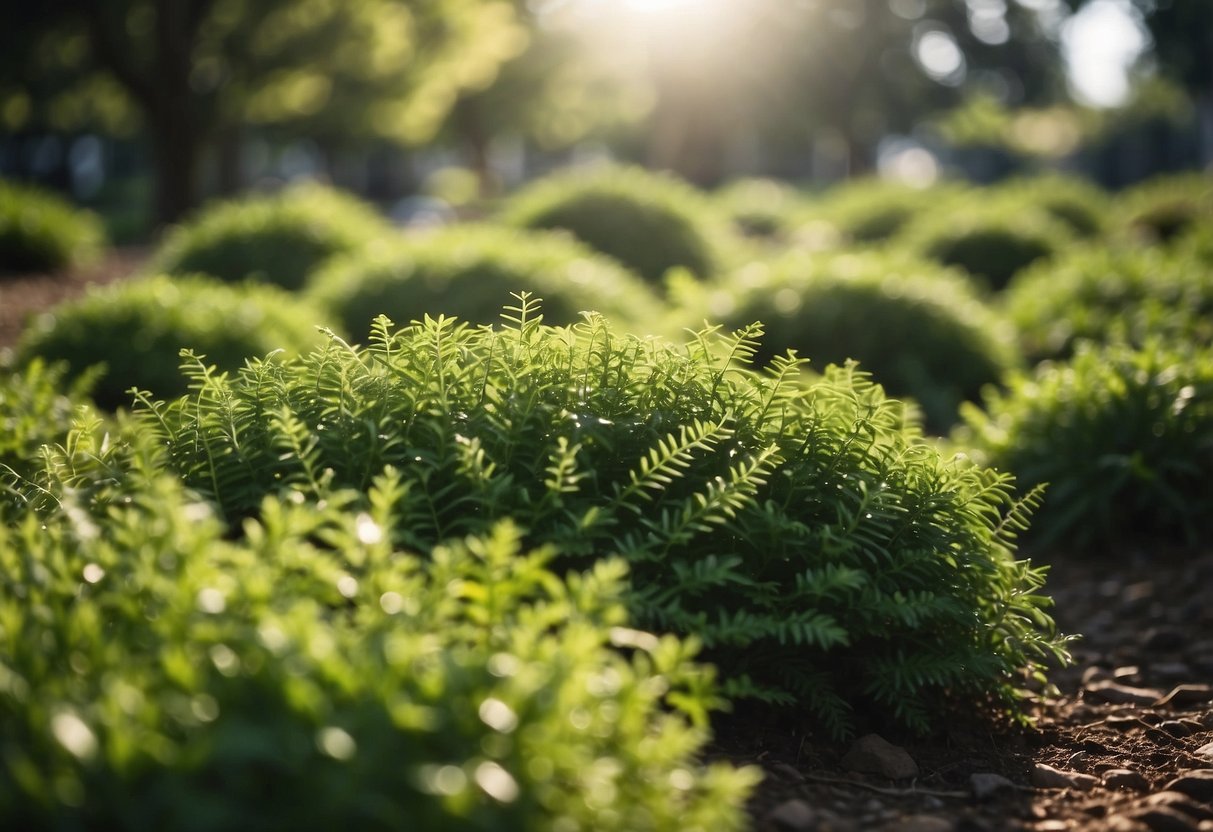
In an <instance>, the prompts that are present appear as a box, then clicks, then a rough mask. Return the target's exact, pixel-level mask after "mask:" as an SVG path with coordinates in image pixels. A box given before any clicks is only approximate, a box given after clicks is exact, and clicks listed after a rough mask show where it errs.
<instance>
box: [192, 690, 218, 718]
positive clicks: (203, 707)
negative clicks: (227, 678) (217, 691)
mask: <svg viewBox="0 0 1213 832" xmlns="http://www.w3.org/2000/svg"><path fill="white" fill-rule="evenodd" d="M190 712H191V713H192V714H193V715H194V716H195V717H196V718H197V719H198V721H199V722H214V721H215V720H216V719H218V718H219V701H218V700H217V699H215V697H213V696H211V695H210V694H209V693H200V694H198V695H197V696H195V697H194V698H193V699H191V700H190Z"/></svg>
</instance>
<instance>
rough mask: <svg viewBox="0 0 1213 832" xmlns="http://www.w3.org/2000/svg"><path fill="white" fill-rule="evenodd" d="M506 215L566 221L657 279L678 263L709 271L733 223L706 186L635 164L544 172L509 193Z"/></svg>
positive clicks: (528, 224) (512, 221)
mask: <svg viewBox="0 0 1213 832" xmlns="http://www.w3.org/2000/svg"><path fill="white" fill-rule="evenodd" d="M501 219H502V221H503V222H505V223H506V224H508V225H514V226H517V227H521V228H538V229H564V230H565V231H568V232H569V233H571V234H572V235H573V236H574V237H576V238H577V239H578V240H580V241H581V242H583V243H585V244H586V245H588V246H590V247H591V248H593V249H595V250H596V251H600V252H602V253H603V254H606V255H608V256H610V257H613V258H615V259H616V260H618V261H619V262H620V263H622V264H623V265H625V266H627V267H628V268H630V269H631V270H632V271H634V272H636V274H638V275H640V276H641V277H643V278H644V279H645V280H648V281H650V282H653V283H658V282H660V281H661V279H662V277H664V275H665V273H666V272H667V271H668V270H669V269H672V268H676V267H678V268H684V269H687V270H688V271H690V272H691V273H692V274H694V275H696V276H697V277H701V278H703V277H707V276H709V275H711V274H712V273H713V272H715V270H716V269H717V268H718V267H719V266H720V265H721V258H722V256H724V253H723V251H722V249H723V248H724V247H725V245H726V243H725V241H726V239H727V237H728V228H727V224H726V223H725V222H723V221H722V220H721V219H720V218H719V217H718V216H717V215H716V214H715V212H714V211H713V210H712V208H711V206H710V204H709V202H708V200H707V198H706V197H705V196H704V195H703V194H701V193H699V192H698V191H696V190H694V189H693V188H692V187H691V186H689V185H687V184H686V183H684V182H682V181H681V180H678V179H675V178H673V177H670V176H665V175H662V174H657V173H651V172H649V171H646V170H643V169H641V168H632V167H607V168H597V169H593V170H573V171H569V172H565V173H560V174H554V175H552V176H549V177H546V178H544V179H541V180H539V181H537V182H534V183H532V184H531V185H529V186H527V187H526V188H524V189H523V190H521V191H519V192H518V193H517V194H515V195H514V196H513V197H511V198H510V199H509V200H508V202H507V204H506V205H505V206H504V207H503V209H502V213H501Z"/></svg>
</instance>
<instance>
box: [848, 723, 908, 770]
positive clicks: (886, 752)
mask: <svg viewBox="0 0 1213 832" xmlns="http://www.w3.org/2000/svg"><path fill="white" fill-rule="evenodd" d="M842 765H843V767H844V768H847V769H849V770H851V771H860V772H864V773H866V774H879V775H881V776H883V777H887V778H889V779H890V780H908V779H910V778H913V777H917V776H918V764H917V763H916V762H914V759H913V758H912V757H911V756H910V755H909V754H907V753H906V750H905V749H904V748H901V747H899V746H896V745H893V744H892V743H891V742H889V741H888V740H886V739H885V738H884V737H882V736H880V735H878V734H868V735H866V736H863V737H860V738H859V739H857V740H855V744H854V745H852V746H851V750H850V751H848V752H847V753H846V755H845V756H844V757H843V758H842Z"/></svg>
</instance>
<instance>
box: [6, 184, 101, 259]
mask: <svg viewBox="0 0 1213 832" xmlns="http://www.w3.org/2000/svg"><path fill="white" fill-rule="evenodd" d="M104 241H105V237H104V234H103V232H102V230H101V222H100V221H99V220H98V219H97V218H96V217H95V216H93V215H92V214H91V213H89V212H88V211H84V210H82V209H79V208H76V207H75V206H73V205H71V204H70V203H69V202H67V201H66V200H64V199H62V198H61V197H59V196H57V195H55V194H53V193H51V192H50V191H46V190H44V189H42V188H38V187H35V186H32V185H21V184H17V183H15V182H6V181H2V180H0V280H2V279H3V277H4V275H6V274H10V275H11V274H21V273H26V272H53V271H57V270H59V269H63V268H66V267H68V266H73V265H79V264H80V263H83V262H87V261H88V260H91V259H92V258H94V257H95V256H96V255H97V253H98V251H99V249H100V248H101V246H102V245H103V243H104Z"/></svg>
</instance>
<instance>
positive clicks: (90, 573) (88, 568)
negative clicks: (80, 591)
mask: <svg viewBox="0 0 1213 832" xmlns="http://www.w3.org/2000/svg"><path fill="white" fill-rule="evenodd" d="M83 574H84V580H86V581H88V582H89V583H90V584H95V583H97V581H99V580H101V579H102V578H104V577H105V570H104V569H103V568H102V567H100V566H98V565H97V564H95V563H89V564H85V566H84V573H83Z"/></svg>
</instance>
